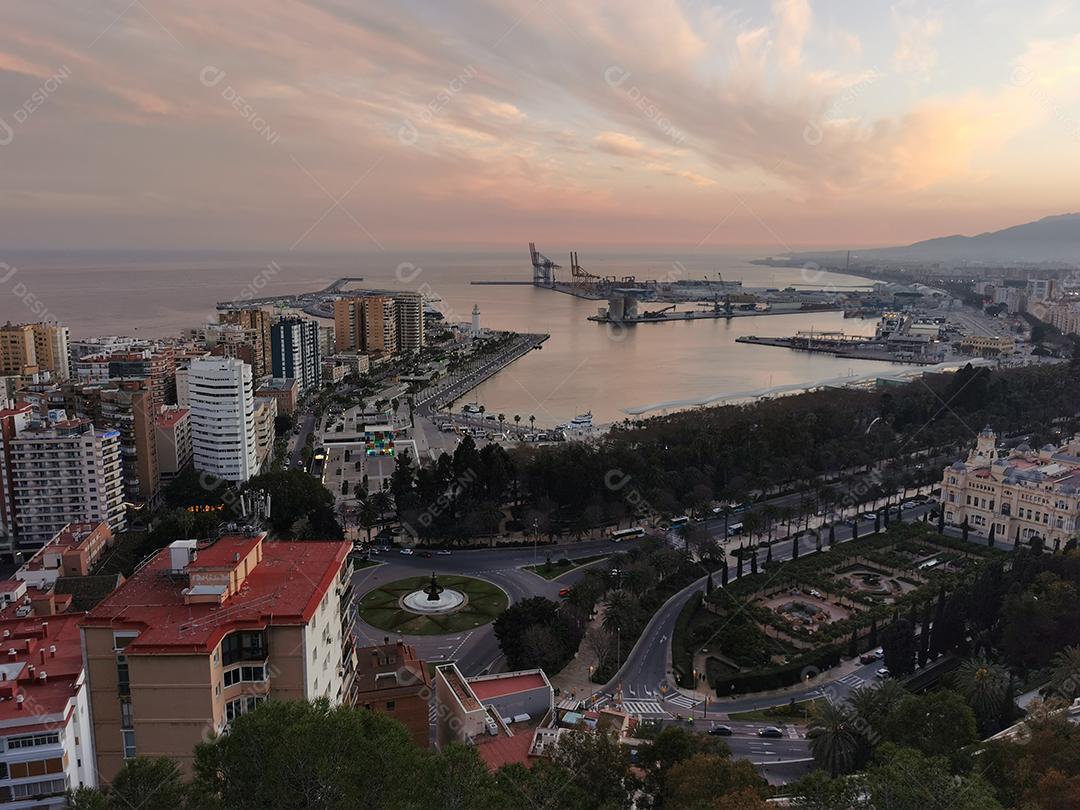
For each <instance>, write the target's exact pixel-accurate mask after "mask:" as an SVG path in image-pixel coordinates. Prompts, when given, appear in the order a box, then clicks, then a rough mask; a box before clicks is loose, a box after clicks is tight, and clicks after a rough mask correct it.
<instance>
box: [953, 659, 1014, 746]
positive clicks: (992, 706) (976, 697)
mask: <svg viewBox="0 0 1080 810" xmlns="http://www.w3.org/2000/svg"><path fill="white" fill-rule="evenodd" d="M953 685H954V686H955V687H956V691H957V692H959V693H960V694H961V695H962V696H963V698H964V700H966V701H967V702H968V705H969V706H971V708H972V709H974V711H975V716H976V718H978V720H979V726H980V727H981V728H982V729H983V730H985V731H989V730H990V729H991V728H993V727H994V726H995V725H996V724H997V721H998V719H999V718H1000V717H1001V713H1002V709H1004V707H1005V699H1006V697H1007V696H1008V694H1009V671H1008V670H1007V669H1005V667H1003V666H1001V665H1000V664H993V663H991V662H990V661H988V660H986V659H985V658H968V659H967V660H965V661H964V662H963V663H962V664H961V665H960V668H959V669H957V670H956V674H955V675H953Z"/></svg>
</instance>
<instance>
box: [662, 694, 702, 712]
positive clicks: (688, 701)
mask: <svg viewBox="0 0 1080 810" xmlns="http://www.w3.org/2000/svg"><path fill="white" fill-rule="evenodd" d="M667 702H668V703H670V704H672V705H674V706H679V707H680V708H683V709H693V708H696V707H697V706H698V705H700V703H701V701H699V700H694V699H693V698H691V697H687V696H686V695H683V694H674V695H672V696H671V697H669V698H668V699H667Z"/></svg>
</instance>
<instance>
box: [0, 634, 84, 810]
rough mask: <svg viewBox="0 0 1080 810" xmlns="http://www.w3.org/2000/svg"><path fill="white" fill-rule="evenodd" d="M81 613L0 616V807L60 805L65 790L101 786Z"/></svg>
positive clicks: (21, 809)
mask: <svg viewBox="0 0 1080 810" xmlns="http://www.w3.org/2000/svg"><path fill="white" fill-rule="evenodd" d="M81 618H82V614H67V615H61V616H50V617H49V619H48V621H41V620H40V619H36V618H31V617H27V618H13V619H3V620H0V633H2V634H3V644H4V647H5V648H6V653H7V654H6V655H5V656H4V662H3V663H2V664H0V672H2V678H0V806H3V807H10V808H13V809H14V810H30V808H34V810H44V809H45V808H49V810H54V808H55V810H59V808H64V807H68V803H67V799H66V797H65V795H64V794H65V792H66V791H68V790H75V789H76V788H79V787H96V786H97V778H96V770H95V767H94V761H95V753H94V735H93V729H92V727H91V724H90V709H89V700H88V698H87V690H86V682H85V673H84V671H83V662H82V650H81V648H80V645H79V628H78V623H79V621H80V619H81Z"/></svg>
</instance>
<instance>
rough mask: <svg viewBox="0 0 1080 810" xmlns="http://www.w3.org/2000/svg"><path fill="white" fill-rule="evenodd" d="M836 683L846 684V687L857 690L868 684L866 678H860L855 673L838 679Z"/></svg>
mask: <svg viewBox="0 0 1080 810" xmlns="http://www.w3.org/2000/svg"><path fill="white" fill-rule="evenodd" d="M836 681H837V683H842V684H844V686H850V687H852V688H853V689H854V688H857V687H859V686H862V685H863V684H864V683H866V679H865V678H860V677H859V676H858V675H856V674H855V673H854V672H853V673H851V674H850V675H845V676H844V677H843V678H837V679H836Z"/></svg>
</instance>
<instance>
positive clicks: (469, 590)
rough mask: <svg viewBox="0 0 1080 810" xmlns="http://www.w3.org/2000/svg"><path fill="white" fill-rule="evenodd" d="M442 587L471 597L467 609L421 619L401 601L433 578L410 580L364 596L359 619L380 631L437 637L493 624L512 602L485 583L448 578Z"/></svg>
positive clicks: (500, 589)
mask: <svg viewBox="0 0 1080 810" xmlns="http://www.w3.org/2000/svg"><path fill="white" fill-rule="evenodd" d="M438 581H439V585H441V586H442V587H444V588H450V589H452V590H455V591H460V592H461V593H463V594H465V596H466V597H468V601H467V602H466V604H465V606H464V607H462V608H461V609H460V610H456V611H454V612H453V613H443V614H437V615H430V616H421V615H418V614H416V613H410V612H409V611H407V610H404V609H403V608H402V607H401V605H400V600H401V597H403V596H405V595H406V594H409V593H412V592H413V591H418V590H420V589H421V588H425V587H427V586H428V585H429V584H430V583H431V577H430V576H426V577H409V578H408V579H398V580H395V581H393V582H387V583H386V584H385V585H380V586H379V587H378V588H375V589H374V590H372V591H369V592H368V593H366V594H364V597H363V598H362V599H361V600H360V605H359V609H358V612H359V613H360V618H361V619H363V620H364V621H365V622H367V623H368V624H370V625H371V626H373V627H378V628H379V629H380V630H390V631H392V632H395V633H403V634H405V635H418V636H435V635H441V634H443V633H457V632H459V631H461V630H472V629H473V628H474V627H479V626H480V625H482V624H487V623H488V622H490V621H494V620H495V618H496V617H497V616H498V615H499V614H500V613H502V612H503V611H504V610H506V608H507V605H509V603H510V600H509V599H508V598H507V596H506V593H505V592H504V591H503V589H502V588H500V587H499V586H497V585H493V584H492V583H490V582H486V581H484V580H482V579H474V578H472V577H462V576H456V575H453V574H447V575H444V576H440V577H439V580H438Z"/></svg>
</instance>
